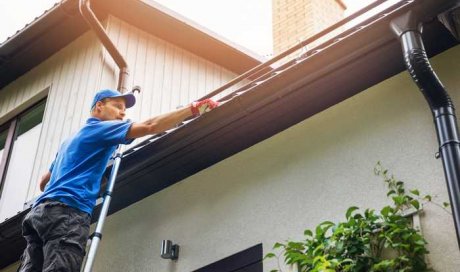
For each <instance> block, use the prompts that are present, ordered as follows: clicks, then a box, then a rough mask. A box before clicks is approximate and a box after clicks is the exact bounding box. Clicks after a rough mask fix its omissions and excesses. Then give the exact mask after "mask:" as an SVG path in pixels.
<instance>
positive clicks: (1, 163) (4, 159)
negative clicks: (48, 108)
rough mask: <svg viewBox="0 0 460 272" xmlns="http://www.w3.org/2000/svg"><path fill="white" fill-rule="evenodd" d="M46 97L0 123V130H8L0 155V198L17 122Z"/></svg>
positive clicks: (15, 135)
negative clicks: (0, 154)
mask: <svg viewBox="0 0 460 272" xmlns="http://www.w3.org/2000/svg"><path fill="white" fill-rule="evenodd" d="M47 98H48V96H45V97H44V98H42V99H40V100H39V101H38V102H36V103H34V104H32V105H31V106H30V107H28V108H27V109H25V110H23V111H22V112H20V113H19V114H17V115H16V116H14V117H13V118H11V119H10V120H8V121H6V122H5V123H4V124H1V125H0V131H5V130H8V134H7V136H6V141H5V146H4V148H3V154H2V156H1V157H0V199H1V198H2V193H3V187H4V185H5V179H6V172H7V171H6V170H7V169H8V164H9V162H10V159H11V152H12V151H13V148H14V142H15V141H16V138H17V132H18V129H19V127H18V123H19V121H20V119H21V117H23V116H25V115H26V114H27V113H29V112H31V111H32V110H34V109H35V108H36V107H37V106H38V105H40V104H41V103H45V105H46V100H47ZM42 122H43V119H42Z"/></svg>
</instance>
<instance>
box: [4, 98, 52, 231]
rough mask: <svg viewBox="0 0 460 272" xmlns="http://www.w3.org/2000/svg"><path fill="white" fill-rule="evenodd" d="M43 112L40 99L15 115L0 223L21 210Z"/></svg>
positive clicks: (24, 200) (43, 103)
mask: <svg viewBox="0 0 460 272" xmlns="http://www.w3.org/2000/svg"><path fill="white" fill-rule="evenodd" d="M44 111H45V102H42V103H40V104H38V105H37V106H35V107H34V108H33V109H31V110H29V111H27V112H26V113H24V114H23V115H21V116H19V118H18V124H17V127H16V133H15V136H16V137H15V140H14V143H13V149H12V151H11V155H10V160H9V163H8V168H7V170H6V176H5V180H4V187H3V191H2V195H1V199H0V222H2V221H3V220H4V219H5V218H7V217H11V216H14V215H15V214H16V213H17V212H18V211H22V210H23V207H24V203H25V202H26V197H27V191H28V188H29V184H30V182H31V181H30V176H31V175H32V169H33V165H34V163H35V154H36V152H37V147H38V141H39V138H40V131H41V127H42V124H41V121H42V119H43V114H44ZM34 184H35V183H34Z"/></svg>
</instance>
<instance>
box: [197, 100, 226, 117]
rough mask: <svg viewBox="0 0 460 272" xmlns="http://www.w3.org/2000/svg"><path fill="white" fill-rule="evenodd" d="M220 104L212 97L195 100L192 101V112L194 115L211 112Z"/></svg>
mask: <svg viewBox="0 0 460 272" xmlns="http://www.w3.org/2000/svg"><path fill="white" fill-rule="evenodd" d="M217 106H219V102H216V101H213V100H211V99H205V100H201V101H195V102H193V103H192V106H191V108H192V114H193V116H195V117H196V116H200V115H202V114H203V113H205V112H209V111H211V110H212V109H214V108H216V107H217Z"/></svg>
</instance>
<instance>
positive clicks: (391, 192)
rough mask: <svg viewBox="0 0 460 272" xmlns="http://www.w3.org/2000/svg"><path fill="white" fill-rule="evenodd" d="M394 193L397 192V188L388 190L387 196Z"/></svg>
mask: <svg viewBox="0 0 460 272" xmlns="http://www.w3.org/2000/svg"><path fill="white" fill-rule="evenodd" d="M393 194H396V191H395V190H390V191H388V193H387V196H390V195H393Z"/></svg>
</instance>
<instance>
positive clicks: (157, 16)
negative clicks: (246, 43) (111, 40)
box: [0, 0, 262, 88]
mask: <svg viewBox="0 0 460 272" xmlns="http://www.w3.org/2000/svg"><path fill="white" fill-rule="evenodd" d="M91 3H92V7H93V10H94V11H95V13H96V15H97V16H98V18H99V19H100V20H103V19H104V18H106V16H107V14H113V15H114V16H116V17H119V18H120V19H122V20H124V21H126V22H127V23H129V24H132V25H134V26H136V27H138V28H140V29H142V30H144V31H146V32H148V33H150V34H152V35H155V36H157V37H159V38H161V39H164V40H166V41H167V42H170V43H172V44H175V45H177V46H178V47H181V48H183V49H185V50H187V51H190V52H192V53H194V54H196V55H198V56H200V57H202V58H204V59H207V60H209V61H211V62H213V63H216V64H218V65H220V66H222V67H224V68H226V69H228V70H229V71H232V72H234V73H236V74H241V73H243V72H245V71H247V70H249V69H251V68H253V67H255V66H257V65H258V64H260V63H261V60H262V58H261V57H260V56H257V55H256V54H254V53H252V52H250V51H248V50H246V49H244V48H243V47H240V46H237V45H236V44H233V43H231V42H229V41H227V40H225V39H223V38H221V37H219V36H218V35H217V34H215V33H212V32H211V31H209V30H206V29H205V28H203V27H201V26H199V25H198V24H195V23H193V22H191V21H190V20H187V19H185V18H184V17H182V16H181V15H179V14H177V13H174V12H173V11H170V10H168V9H166V8H164V7H162V6H160V5H158V4H156V3H154V2H152V1H146V0H93V1H92V2H91ZM88 30H89V27H88V26H87V24H86V22H85V21H84V20H83V18H82V17H81V16H80V14H79V12H78V0H67V1H63V2H61V3H60V4H57V5H55V6H54V7H53V8H51V9H50V10H49V11H47V12H46V13H45V14H44V15H42V16H41V17H39V18H37V19H36V20H35V21H34V22H32V23H30V24H29V25H27V26H26V27H25V28H24V29H22V30H20V31H18V32H17V33H16V34H15V35H13V36H12V37H10V38H9V39H7V40H6V41H5V42H3V43H2V44H0V75H1V77H0V88H3V87H5V86H6V85H8V84H9V83H11V82H12V81H14V80H16V79H17V78H18V77H20V76H21V75H23V74H25V73H26V72H27V71H29V70H31V69H32V68H34V67H35V66H37V65H38V64H40V63H41V62H43V61H45V60H46V59H48V58H49V57H50V56H52V55H53V54H54V53H56V52H58V51H59V50H60V49H62V48H64V47H65V46H67V45H68V44H69V43H70V42H72V41H74V40H75V39H76V38H78V37H79V36H81V35H82V34H84V33H85V32H86V31H88Z"/></svg>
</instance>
